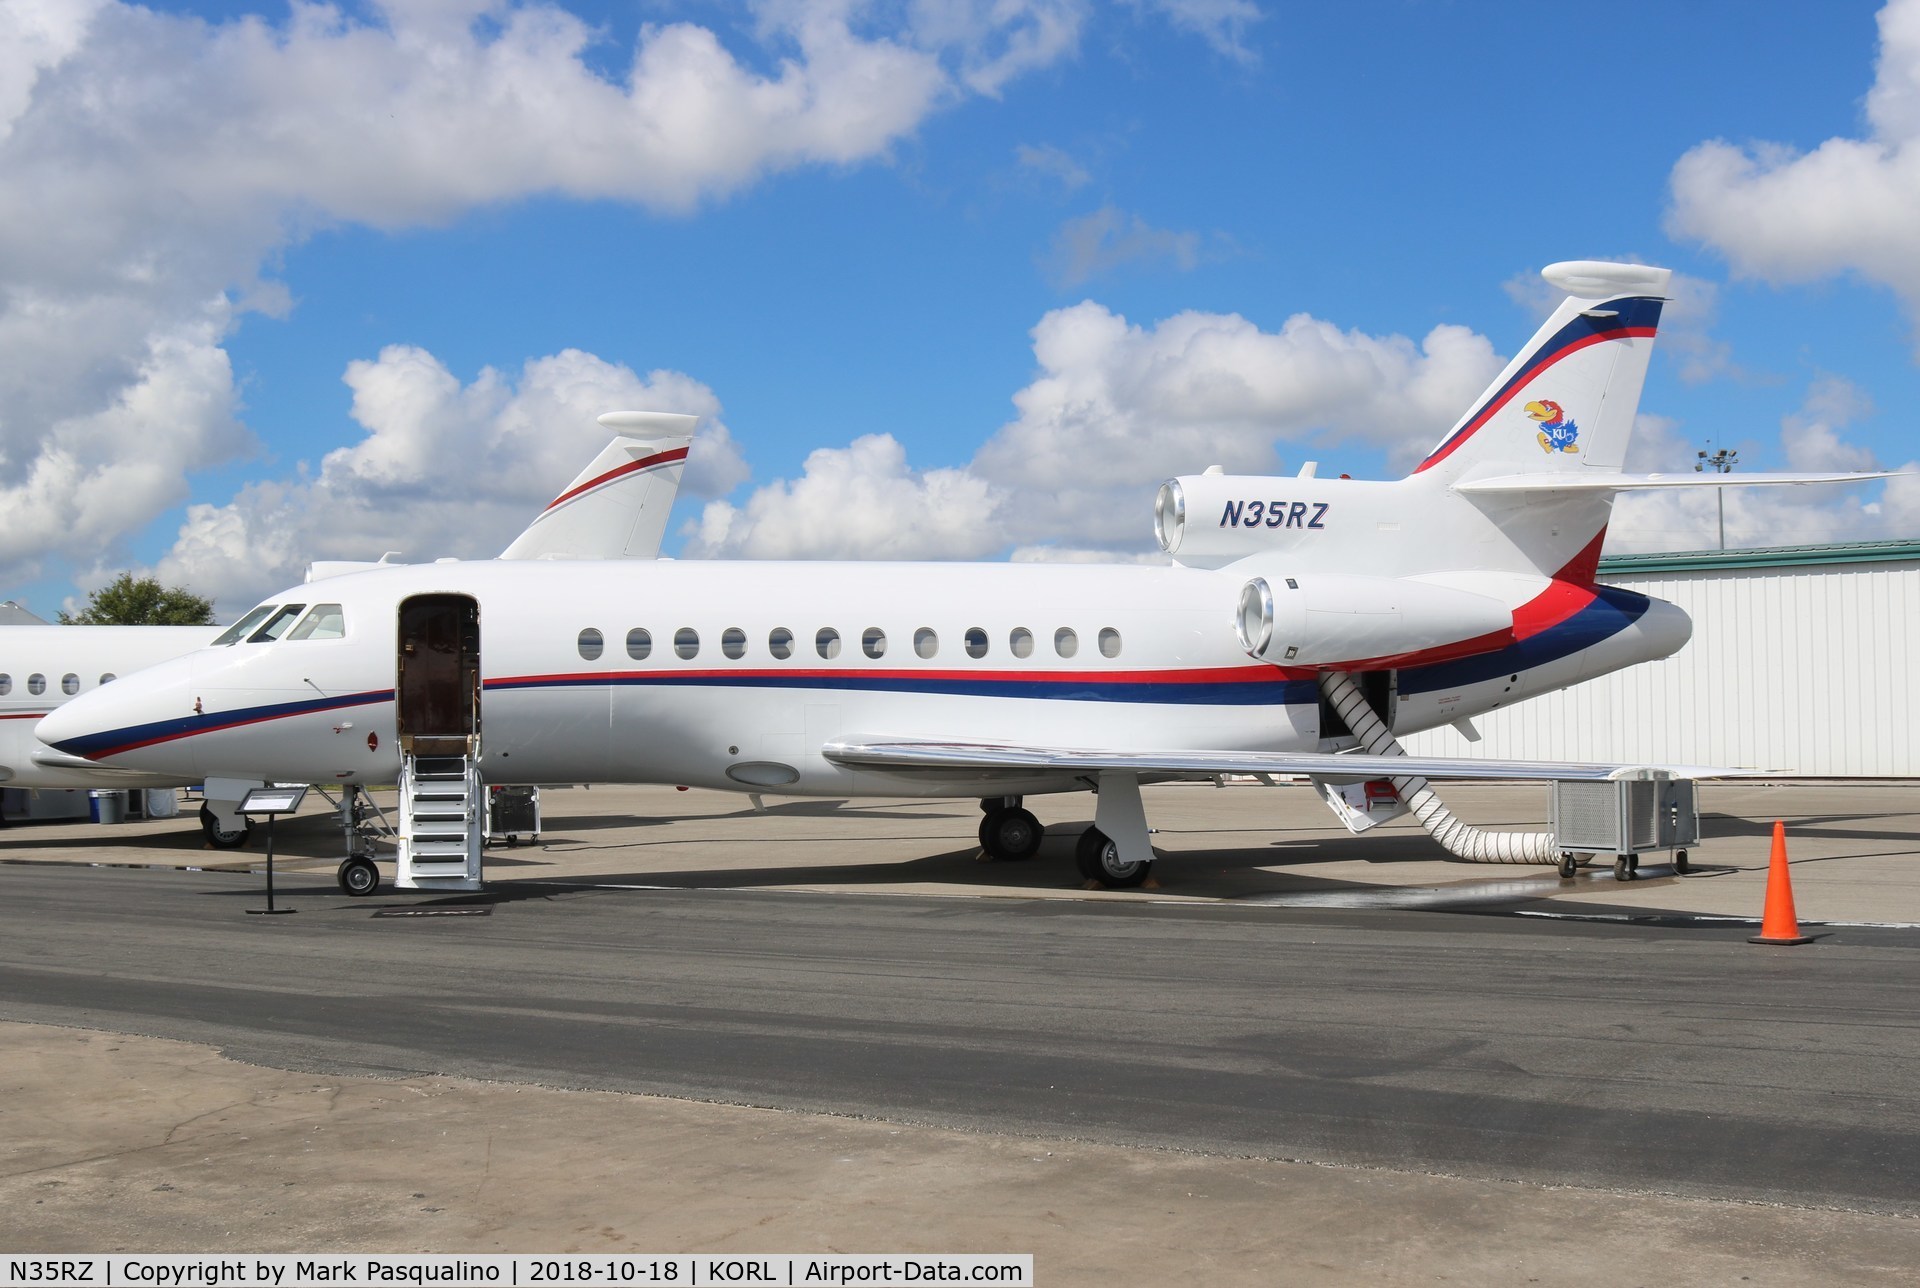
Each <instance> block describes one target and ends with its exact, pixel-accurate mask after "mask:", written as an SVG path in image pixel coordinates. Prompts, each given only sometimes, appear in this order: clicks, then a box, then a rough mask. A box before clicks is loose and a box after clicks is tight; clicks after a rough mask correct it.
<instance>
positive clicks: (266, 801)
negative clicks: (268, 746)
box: [240, 784, 307, 915]
mask: <svg viewBox="0 0 1920 1288" xmlns="http://www.w3.org/2000/svg"><path fill="white" fill-rule="evenodd" d="M306 794H307V789H306V786H305V785H304V784H297V785H295V786H293V787H256V788H254V789H253V790H252V791H250V792H248V793H247V798H246V799H245V800H243V801H241V802H240V812H241V813H242V814H244V815H246V816H247V817H248V818H253V817H254V816H256V815H259V814H264V815H266V816H267V906H266V907H264V908H249V909H247V911H248V912H257V913H264V914H267V915H276V914H279V913H287V912H298V911H300V910H299V909H298V908H276V907H274V906H273V820H274V818H275V817H276V816H278V815H281V814H291V813H293V811H295V810H297V809H299V808H300V802H301V800H302V799H304V798H305V797H306Z"/></svg>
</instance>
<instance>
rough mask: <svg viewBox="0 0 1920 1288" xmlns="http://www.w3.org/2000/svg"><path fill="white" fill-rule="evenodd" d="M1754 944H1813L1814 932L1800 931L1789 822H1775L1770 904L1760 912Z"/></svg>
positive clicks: (1769, 885)
mask: <svg viewBox="0 0 1920 1288" xmlns="http://www.w3.org/2000/svg"><path fill="white" fill-rule="evenodd" d="M1747 942H1748V943H1750V944H1810V943H1812V942H1813V936H1811V935H1803V934H1801V933H1800V922H1799V920H1798V919H1797V918H1796V917H1795V916H1794V913H1793V881H1792V879H1791V878H1789V877H1788V875H1787V825H1786V824H1785V823H1782V822H1775V823H1774V825H1773V857H1772V858H1770V859H1768V860H1767V906H1766V910H1765V911H1764V912H1762V913H1761V916H1760V933H1759V934H1757V935H1755V936H1754V937H1753V938H1751V939H1749V940H1747Z"/></svg>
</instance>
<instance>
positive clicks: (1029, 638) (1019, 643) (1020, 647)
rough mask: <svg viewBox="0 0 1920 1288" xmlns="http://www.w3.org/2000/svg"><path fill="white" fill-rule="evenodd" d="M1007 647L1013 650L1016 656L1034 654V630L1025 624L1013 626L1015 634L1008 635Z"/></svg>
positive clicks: (1030, 655)
mask: <svg viewBox="0 0 1920 1288" xmlns="http://www.w3.org/2000/svg"><path fill="white" fill-rule="evenodd" d="M1007 647H1008V648H1009V649H1012V650H1013V655H1014V656H1015V657H1032V656H1033V632H1032V631H1030V630H1028V629H1027V628H1026V627H1024V626H1016V627H1014V628H1013V634H1011V635H1009V636H1007Z"/></svg>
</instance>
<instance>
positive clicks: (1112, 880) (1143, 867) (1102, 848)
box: [1073, 827, 1153, 890]
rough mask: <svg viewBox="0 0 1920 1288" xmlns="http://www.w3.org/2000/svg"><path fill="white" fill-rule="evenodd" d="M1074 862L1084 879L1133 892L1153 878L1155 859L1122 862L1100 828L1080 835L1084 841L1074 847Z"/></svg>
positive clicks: (1110, 841)
mask: <svg viewBox="0 0 1920 1288" xmlns="http://www.w3.org/2000/svg"><path fill="white" fill-rule="evenodd" d="M1073 859H1074V862H1075V863H1076V864H1077V865H1078V866H1079V868H1080V875H1081V876H1083V877H1085V878H1086V879H1087V880H1089V881H1098V882H1099V883H1100V884H1101V885H1106V886H1112V887H1113V888H1114V889H1116V890H1131V889H1133V888H1134V887H1135V886H1138V885H1142V884H1144V883H1145V882H1146V879H1147V878H1148V877H1150V876H1152V875H1153V860H1152V859H1146V860H1143V861H1139V862H1134V863H1122V862H1120V856H1119V854H1118V853H1117V852H1116V849H1115V846H1114V844H1113V841H1112V840H1111V839H1110V838H1109V837H1108V836H1107V834H1106V833H1105V832H1102V831H1101V830H1100V829H1099V828H1097V827H1090V828H1088V829H1087V830H1086V831H1084V832H1082V833H1081V834H1080V840H1079V841H1078V842H1077V843H1076V844H1075V845H1074V847H1073Z"/></svg>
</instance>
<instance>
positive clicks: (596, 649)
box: [579, 626, 607, 662]
mask: <svg viewBox="0 0 1920 1288" xmlns="http://www.w3.org/2000/svg"><path fill="white" fill-rule="evenodd" d="M579 648H580V656H581V657H584V658H585V659H587V661H589V662H591V661H593V660H594V659H595V658H597V657H599V656H600V655H601V654H602V653H604V652H606V651H607V640H606V637H605V636H603V635H602V634H600V632H599V631H596V630H594V629H593V627H591V626H589V627H587V629H585V630H584V631H581V632H580V643H579Z"/></svg>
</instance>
